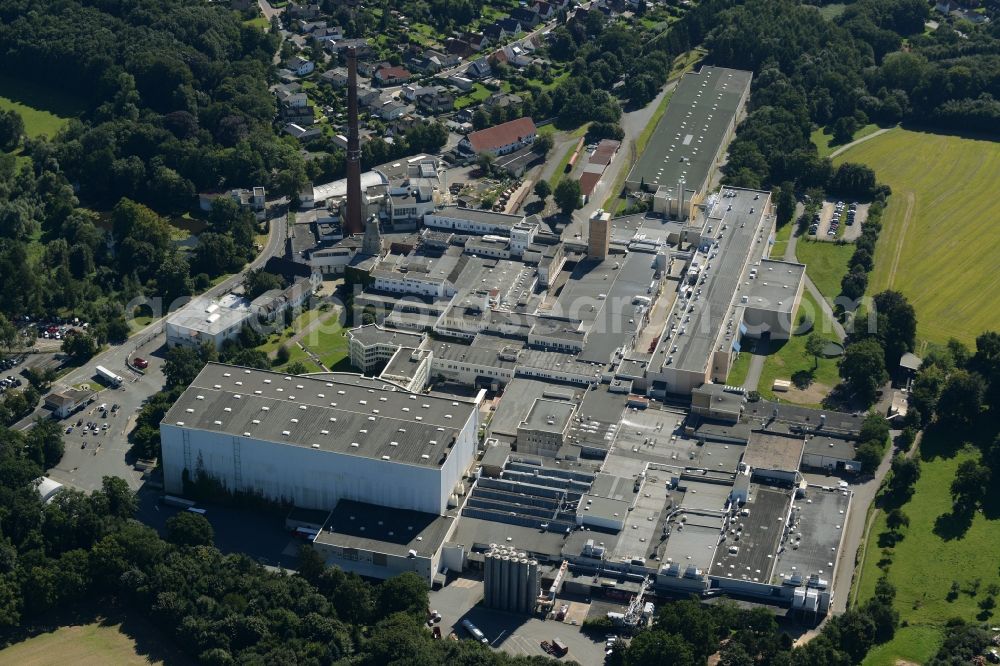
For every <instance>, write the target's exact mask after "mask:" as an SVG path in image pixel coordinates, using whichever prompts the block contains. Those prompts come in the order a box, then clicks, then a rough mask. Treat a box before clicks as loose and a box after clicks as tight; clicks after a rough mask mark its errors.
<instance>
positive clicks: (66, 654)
mask: <svg viewBox="0 0 1000 666" xmlns="http://www.w3.org/2000/svg"><path fill="white" fill-rule="evenodd" d="M130 624H132V625H134V624H136V623H135V622H132V623H130ZM152 632H153V630H152V629H151V628H149V627H146V628H144V629H143V635H142V636H141V637H140V638H139V643H137V642H136V639H135V638H133V637H132V636H131V635H127V634H125V633H123V632H122V629H121V625H120V624H104V623H98V622H94V623H91V624H85V625H73V626H68V627H60V628H58V629H56V630H55V631H51V632H48V633H45V634H39V635H37V636H33V637H31V638H29V639H27V640H24V641H21V642H20V643H15V644H13V645H11V646H9V647H6V648H4V649H3V650H0V663H3V664H18V665H19V666H56V665H57V664H73V665H74V666H104V665H105V664H127V665H138V664H163V663H165V662H166V663H170V664H188V663H190V662H189V661H188V660H187V659H185V658H184V657H183V656H181V655H180V654H179V653H177V652H176V651H174V650H168V651H165V650H164V648H163V647H162V646H160V645H156V644H155V642H156V641H157V640H158V637H154V636H152V635H147V634H152ZM150 643H152V644H150ZM139 644H142V645H143V647H144V648H146V649H143V648H140V647H139ZM149 648H152V649H153V652H154V653H153V654H150V653H149V652H150V649H149Z"/></svg>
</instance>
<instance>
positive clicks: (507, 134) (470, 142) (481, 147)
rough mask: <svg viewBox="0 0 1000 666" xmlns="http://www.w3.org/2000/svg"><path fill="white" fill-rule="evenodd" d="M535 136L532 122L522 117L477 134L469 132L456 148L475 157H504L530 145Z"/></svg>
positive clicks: (536, 133)
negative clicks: (484, 155)
mask: <svg viewBox="0 0 1000 666" xmlns="http://www.w3.org/2000/svg"><path fill="white" fill-rule="evenodd" d="M537 136H538V132H537V129H536V128H535V123H534V121H533V120H532V119H531V118H529V117H524V118H518V119H516V120H511V121H509V122H506V123H503V124H500V125H496V126H494V127H488V128H486V129H483V130H479V131H478V132H471V133H470V134H469V135H468V136H466V137H465V138H464V139H462V140H461V141H460V142H459V144H458V147H459V150H461V151H463V152H466V153H474V154H476V155H481V154H483V153H489V154H490V155H494V156H496V155H506V154H507V153H512V152H514V151H515V150H520V149H521V148H524V147H525V146H529V145H531V144H532V143H534V142H535V138H536V137H537Z"/></svg>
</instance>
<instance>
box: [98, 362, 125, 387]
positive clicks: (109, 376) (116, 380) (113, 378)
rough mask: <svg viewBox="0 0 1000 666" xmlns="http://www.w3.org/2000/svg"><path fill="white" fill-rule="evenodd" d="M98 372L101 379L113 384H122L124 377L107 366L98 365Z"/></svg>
mask: <svg viewBox="0 0 1000 666" xmlns="http://www.w3.org/2000/svg"><path fill="white" fill-rule="evenodd" d="M97 374H98V376H99V377H100V378H101V379H103V380H104V381H106V382H107V383H109V384H111V385H112V386H121V383H122V378H121V377H120V376H119V375H116V374H115V373H113V372H111V371H110V370H108V369H107V368H105V367H104V366H103V365H99V366H97Z"/></svg>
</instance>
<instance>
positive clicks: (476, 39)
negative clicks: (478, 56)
mask: <svg viewBox="0 0 1000 666" xmlns="http://www.w3.org/2000/svg"><path fill="white" fill-rule="evenodd" d="M462 41H463V42H466V43H468V45H469V48H471V49H472V50H473V51H475V52H476V53H479V52H480V51H482V50H483V49H485V48H486V47H487V46H489V45H490V38H489V37H487V36H486V35H485V34H483V33H481V32H480V33H476V32H467V33H465V34H464V35H462Z"/></svg>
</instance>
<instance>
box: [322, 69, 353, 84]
mask: <svg viewBox="0 0 1000 666" xmlns="http://www.w3.org/2000/svg"><path fill="white" fill-rule="evenodd" d="M320 78H321V79H323V80H324V81H326V82H327V83H329V84H330V85H332V86H333V87H334V88H343V87H345V86H346V85H347V70H346V69H344V68H343V67H337V68H336V69H328V70H327V71H325V72H323V73H322V74H321V75H320Z"/></svg>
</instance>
